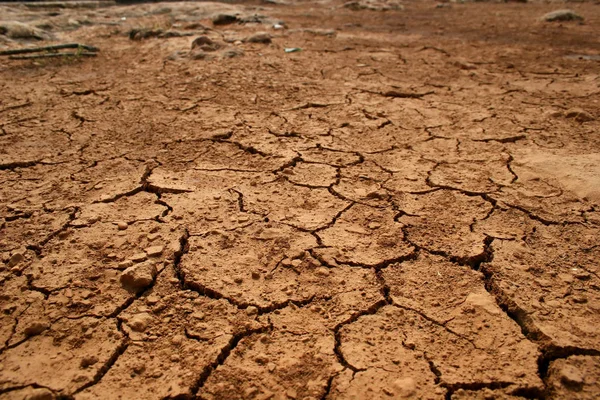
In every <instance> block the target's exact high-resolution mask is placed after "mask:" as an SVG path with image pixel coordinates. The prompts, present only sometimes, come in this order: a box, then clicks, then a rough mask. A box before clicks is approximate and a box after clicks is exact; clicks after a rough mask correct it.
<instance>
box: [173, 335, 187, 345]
mask: <svg viewBox="0 0 600 400" xmlns="http://www.w3.org/2000/svg"><path fill="white" fill-rule="evenodd" d="M184 340H185V336H183V335H175V336H173V338H172V339H171V343H172V344H173V345H175V346H181V344H182V343H183V342H184Z"/></svg>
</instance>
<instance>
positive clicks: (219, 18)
mask: <svg viewBox="0 0 600 400" xmlns="http://www.w3.org/2000/svg"><path fill="white" fill-rule="evenodd" d="M237 21H238V17H237V15H235V14H217V15H215V16H214V17H213V20H212V23H213V25H229V24H233V23H234V22H237Z"/></svg>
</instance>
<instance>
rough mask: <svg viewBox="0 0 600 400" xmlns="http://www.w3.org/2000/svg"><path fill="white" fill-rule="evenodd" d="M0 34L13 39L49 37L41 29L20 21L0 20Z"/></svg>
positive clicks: (41, 38)
mask: <svg viewBox="0 0 600 400" xmlns="http://www.w3.org/2000/svg"><path fill="white" fill-rule="evenodd" d="M0 35H5V36H8V37H9V38H11V39H37V40H43V39H47V38H48V37H47V35H46V34H45V33H44V32H43V31H41V30H40V29H37V28H34V27H31V26H29V25H27V24H24V23H22V22H18V21H2V22H0Z"/></svg>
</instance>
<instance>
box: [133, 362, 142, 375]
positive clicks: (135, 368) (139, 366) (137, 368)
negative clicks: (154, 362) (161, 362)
mask: <svg viewBox="0 0 600 400" xmlns="http://www.w3.org/2000/svg"><path fill="white" fill-rule="evenodd" d="M131 369H132V371H133V372H135V373H136V374H138V375H141V374H142V373H143V372H144V371H145V370H146V365H145V364H143V363H138V364H134V365H133V367H132V368H131Z"/></svg>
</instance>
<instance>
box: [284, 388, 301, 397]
mask: <svg viewBox="0 0 600 400" xmlns="http://www.w3.org/2000/svg"><path fill="white" fill-rule="evenodd" d="M285 395H286V396H287V397H288V398H289V399H295V398H296V397H298V393H297V392H296V391H295V390H294V389H288V390H286V391H285Z"/></svg>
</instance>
